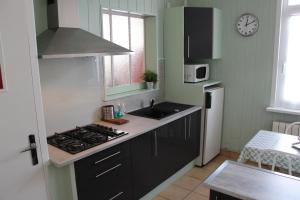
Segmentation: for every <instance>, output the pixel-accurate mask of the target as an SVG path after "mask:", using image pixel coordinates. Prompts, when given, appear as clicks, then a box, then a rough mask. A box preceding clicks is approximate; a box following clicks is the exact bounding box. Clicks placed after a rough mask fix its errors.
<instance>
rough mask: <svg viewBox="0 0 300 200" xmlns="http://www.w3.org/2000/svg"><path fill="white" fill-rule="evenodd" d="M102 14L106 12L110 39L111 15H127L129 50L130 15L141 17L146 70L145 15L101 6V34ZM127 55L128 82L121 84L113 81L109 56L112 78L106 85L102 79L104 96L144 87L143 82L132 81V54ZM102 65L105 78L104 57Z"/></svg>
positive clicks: (112, 64) (111, 38)
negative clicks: (109, 83) (110, 82)
mask: <svg viewBox="0 0 300 200" xmlns="http://www.w3.org/2000/svg"><path fill="white" fill-rule="evenodd" d="M103 14H108V16H109V22H110V23H109V24H110V40H113V33H112V32H113V31H112V15H119V16H126V17H128V28H129V31H128V37H129V49H130V50H131V20H130V18H131V17H134V18H140V19H143V21H144V69H145V70H146V32H145V29H146V27H145V22H146V20H145V16H144V15H141V14H137V13H131V12H128V11H120V10H113V9H107V8H102V9H101V13H100V17H101V20H100V22H101V35H103ZM128 56H129V83H128V84H123V85H117V86H116V85H115V83H114V69H113V67H114V61H113V60H114V59H113V56H110V62H111V78H112V86H111V87H108V86H107V85H106V81H104V87H105V95H106V96H112V95H119V94H122V93H128V92H133V91H138V90H142V89H144V87H145V86H144V83H143V82H141V83H133V82H132V56H131V55H128ZM102 65H103V66H104V70H103V72H104V79H105V61H104V58H103V59H102Z"/></svg>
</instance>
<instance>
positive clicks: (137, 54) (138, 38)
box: [130, 17, 145, 83]
mask: <svg viewBox="0 0 300 200" xmlns="http://www.w3.org/2000/svg"><path fill="white" fill-rule="evenodd" d="M130 24H131V38H132V40H131V50H132V51H134V53H133V54H132V55H131V79H132V82H133V83H140V82H142V75H143V73H144V71H145V50H144V49H145V42H144V41H145V38H144V34H145V33H144V20H143V19H141V18H133V17H131V18H130Z"/></svg>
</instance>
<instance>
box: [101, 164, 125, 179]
mask: <svg viewBox="0 0 300 200" xmlns="http://www.w3.org/2000/svg"><path fill="white" fill-rule="evenodd" d="M121 166H122V164H117V165H116V166H114V167H112V168H110V169H108V170H106V171H104V172H102V173H100V174H97V175H96V178H99V177H101V176H103V175H105V174H107V173H108V172H111V171H113V170H114V169H117V168H119V167H121Z"/></svg>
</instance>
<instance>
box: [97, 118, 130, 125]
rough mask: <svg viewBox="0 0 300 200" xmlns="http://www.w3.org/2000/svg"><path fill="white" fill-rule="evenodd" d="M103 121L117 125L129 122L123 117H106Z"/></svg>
mask: <svg viewBox="0 0 300 200" xmlns="http://www.w3.org/2000/svg"><path fill="white" fill-rule="evenodd" d="M103 121H105V122H108V123H111V124H116V125H122V124H126V123H128V122H129V120H127V119H122V118H119V119H104V120H103Z"/></svg>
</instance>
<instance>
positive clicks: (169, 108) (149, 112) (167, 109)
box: [128, 102, 193, 120]
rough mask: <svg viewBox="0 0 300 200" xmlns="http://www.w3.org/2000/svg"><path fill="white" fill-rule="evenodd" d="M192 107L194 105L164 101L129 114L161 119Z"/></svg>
mask: <svg viewBox="0 0 300 200" xmlns="http://www.w3.org/2000/svg"><path fill="white" fill-rule="evenodd" d="M191 107H193V106H191V105H185V104H178V103H172V102H163V103H159V104H156V105H154V106H153V107H147V108H142V109H140V110H136V111H133V112H130V113H128V114H130V115H135V116H139V117H145V118H151V119H157V120H160V119H163V118H165V117H168V116H171V115H173V114H176V113H178V112H181V111H184V110H186V109H189V108H191Z"/></svg>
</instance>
